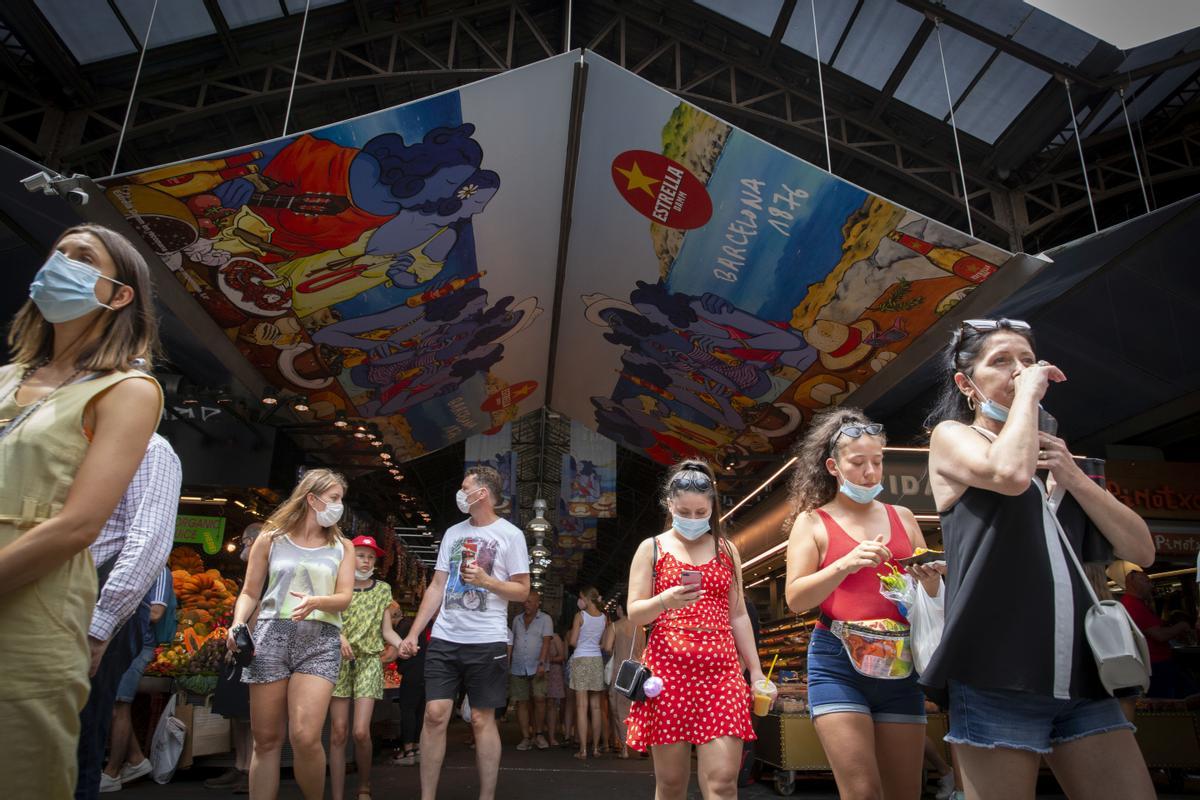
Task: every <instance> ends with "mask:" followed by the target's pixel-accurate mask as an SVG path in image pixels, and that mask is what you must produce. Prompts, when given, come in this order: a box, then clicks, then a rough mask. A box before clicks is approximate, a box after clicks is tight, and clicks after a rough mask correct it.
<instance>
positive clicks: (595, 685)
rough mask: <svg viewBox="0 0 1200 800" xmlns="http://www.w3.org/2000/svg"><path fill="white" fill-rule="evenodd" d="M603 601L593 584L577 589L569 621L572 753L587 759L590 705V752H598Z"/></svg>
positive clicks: (604, 625)
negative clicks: (575, 746) (575, 607)
mask: <svg viewBox="0 0 1200 800" xmlns="http://www.w3.org/2000/svg"><path fill="white" fill-rule="evenodd" d="M602 602H603V600H602V598H601V597H600V592H598V591H597V590H596V588H595V587H594V586H587V587H585V588H584V589H583V590H582V591H581V592H580V593H579V613H578V614H576V615H575V622H574V624H572V625H571V636H570V644H571V646H572V647H574V648H575V654H574V655H573V656H572V657H571V688H572V689H574V690H575V730H576V731H577V732H578V734H579V752H577V753H576V754H575V757H576V758H578V759H579V760H580V761H585V760H587V737H588V710H589V709H591V723H592V724H591V731H592V755H593V756H599V755H600V734H601V729H602V728H603V719H602V718H601V715H600V696H601V695H602V694H603V693H604V655H603V653H602V652H601V650H600V642H601V640H602V639H603V638H604V632H605V630H606V629H607V628H608V617H607V616H605V614H604V612H603V611H602V610H601V609H600V604H601V603H602Z"/></svg>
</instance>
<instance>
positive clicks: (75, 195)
mask: <svg viewBox="0 0 1200 800" xmlns="http://www.w3.org/2000/svg"><path fill="white" fill-rule="evenodd" d="M90 199H91V198H90V197H88V193H87V192H85V191H84V190H83V189H80V188H79V187H78V186H76V187H75V188H74V189H68V190H67V202H68V203H70V204H71V205H73V206H86V205H87V204H88V200H90Z"/></svg>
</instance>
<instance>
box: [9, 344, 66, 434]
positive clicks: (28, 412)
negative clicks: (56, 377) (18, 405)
mask: <svg viewBox="0 0 1200 800" xmlns="http://www.w3.org/2000/svg"><path fill="white" fill-rule="evenodd" d="M49 363H50V359H48V358H43V359H42V360H41V362H40V363H38V364H34V365H33V366H32V367H30V368H28V369H27V370H25V374H24V375H22V376H21V380H19V381H17V385H16V386H14V387H13V390H12V391H11V392H9V393H8V394H6V395H5V396H4V399H3V400H0V404H2V403H7V402H8V401H9V400H10V399H11V400H12V401H13V402H16V399H17V392H19V391H21V387H22V386H24V385H25V382H26V381H28V380H29V378H30V376H32V375H33V373H35V372H37V371H38V370H39V369H41V368H42V367H44V366H46V365H47V364H49ZM82 372H83V369H82V368H80V369H77V370H75V371H74V372H72V373H71V374H70V375H68V376H67V378H66V379H65V380H64V381H63V382H62V383H60V384H58V385H57V386H55V387H54V388H53V389H51V390H50V391H49V392H47V393H46V394H44V395H42V396H41V397H39V398H38V399H37V400H34V401H33V403H32V404H31V405H28V406H26V407H25V408H24V409H22V410H21V412H20V413H19V414H17V416H15V417H9V418H8V419H0V426H2V427H0V439H3V438H4V437H6V436H8V435H9V434H10V433H12V432H13V431H15V430H16V429H17V426H19V425H20V424H21V423H22V422H24V421H25V420H27V419H29V418H30V417H31V416H33V414H34V412H36V411H37V410H38V409H39V408H41V407H42V406H43V405H45V404H46V401H47V400H49V399H50V398H51V397H53V396H54V393H55V392H57V391H58V390H59V389H61V388H63V387H64V386H66V385H67V384H70V383H74V382H75V380H76V379H77V378H78V377H79V376H80V374H81V373H82Z"/></svg>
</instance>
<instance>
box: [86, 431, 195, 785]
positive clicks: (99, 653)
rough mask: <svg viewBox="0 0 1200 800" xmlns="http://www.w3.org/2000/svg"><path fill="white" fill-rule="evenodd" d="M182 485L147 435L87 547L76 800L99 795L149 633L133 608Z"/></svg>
mask: <svg viewBox="0 0 1200 800" xmlns="http://www.w3.org/2000/svg"><path fill="white" fill-rule="evenodd" d="M182 483H183V469H182V467H181V466H180V463H179V457H178V456H177V455H175V451H174V450H172V449H171V445H170V443H168V442H167V440H166V439H164V438H163V437H161V436H159V435H158V434H157V433H156V434H154V435H153V436H151V437H150V444H149V445H147V447H146V455H145V456H144V457H143V458H142V463H141V465H140V466H139V467H138V470H137V472H136V473H134V476H133V480H132V481H130V483H129V488H128V489H126V490H125V495H124V496H123V497H122V498H121V502H120V503H118V504H117V507H116V509H115V510H114V511H113V513H112V516H111V517H109V519H108V522H106V523H105V524H104V528H103V529H101V531H100V535H99V536H98V537H97V538H96V541H95V542H94V543H93V544H92V546H91V551H92V560H93V561H95V563H96V572H97V573H98V577H99V581H100V597H99V599H98V600H97V601H96V608H95V610H94V611H93V612H92V624H91V628H90V629H89V630H88V644H89V645H90V647H91V651H92V690H91V694H90V695H89V696H88V702H87V705H86V706H84V708H83V711H82V712H80V714H79V717H80V722H81V727H80V731H81V732H80V737H79V751H78V756H79V779H78V782H77V783H76V786H75V797H76V800H85V799H87V800H95V798H97V797H98V796H99V793H100V767H101V765H102V763H103V759H104V747H105V744H106V743H107V742H108V731H109V727H110V725H111V723H112V713H113V704H114V703H115V701H116V692H117V686H118V684H119V683H120V680H121V676H122V675H123V674H125V670H127V669H128V668H129V665H130V664H131V663H132V662H133V659H134V657H135V656H136V655H137V654H138V652H139V651H140V650H141V649H142V642H143V639H144V637H145V635H146V632H147V631H148V629H149V625H150V617H149V608H148V607H147V606H141V603H142V598H144V597H145V596H146V594H147V593H148V592H149V591H150V588H151V587H152V586H153V585H154V582H155V580H156V579H157V578H158V576H159V574H160V573H161V572H162V570H163V567H164V566H166V563H167V556H168V555H170V552H171V542H172V541H173V540H174V538H175V515H176V512H177V511H178V508H179V488H180V486H181V484H182ZM139 606H141V607H140V608H139Z"/></svg>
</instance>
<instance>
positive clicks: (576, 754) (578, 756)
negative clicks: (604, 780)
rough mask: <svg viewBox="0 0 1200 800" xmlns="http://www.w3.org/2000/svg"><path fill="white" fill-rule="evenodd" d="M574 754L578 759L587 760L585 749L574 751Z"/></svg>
mask: <svg viewBox="0 0 1200 800" xmlns="http://www.w3.org/2000/svg"><path fill="white" fill-rule="evenodd" d="M574 755H575V757H576V758H577V759H579V760H580V761H587V750H584V751H582V752H576V753H575V754H574Z"/></svg>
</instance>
